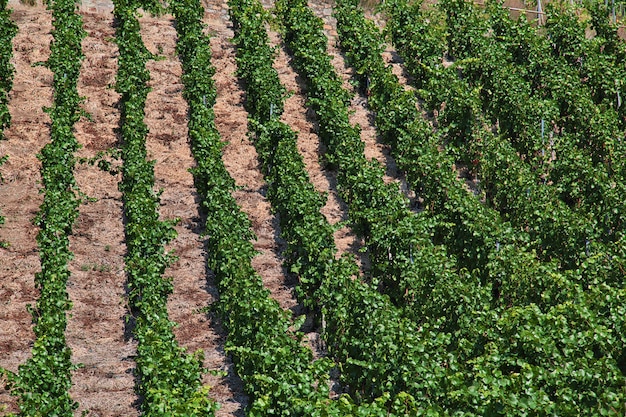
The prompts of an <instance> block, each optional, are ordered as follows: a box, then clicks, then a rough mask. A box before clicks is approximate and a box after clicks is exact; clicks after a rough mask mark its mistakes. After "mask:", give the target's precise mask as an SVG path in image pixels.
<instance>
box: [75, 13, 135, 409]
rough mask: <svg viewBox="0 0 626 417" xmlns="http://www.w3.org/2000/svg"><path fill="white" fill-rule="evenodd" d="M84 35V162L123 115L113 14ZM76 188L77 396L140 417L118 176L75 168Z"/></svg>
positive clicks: (90, 21)
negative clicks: (83, 197) (79, 197)
mask: <svg viewBox="0 0 626 417" xmlns="http://www.w3.org/2000/svg"><path fill="white" fill-rule="evenodd" d="M82 15H83V24H84V28H85V30H86V32H87V37H86V38H85V39H83V43H82V49H83V54H84V55H85V58H84V59H83V62H82V67H81V74H80V77H79V80H78V92H79V94H80V95H81V96H83V97H85V101H84V103H83V105H82V107H83V109H84V110H85V111H86V112H87V113H89V115H90V117H91V119H92V120H88V119H85V118H83V119H82V120H80V121H79V122H78V123H77V124H76V126H75V134H76V138H77V140H78V141H79V143H80V144H81V145H82V149H81V150H80V151H79V152H78V156H79V157H83V158H93V157H94V156H95V155H96V154H97V153H98V152H101V151H105V150H107V149H111V148H115V147H117V139H118V138H117V135H116V131H115V130H116V128H117V126H118V124H119V117H120V112H119V110H118V109H117V108H116V104H117V102H118V100H119V94H117V93H116V92H115V91H114V89H113V86H114V84H115V73H116V71H117V54H118V52H117V47H116V46H115V44H114V43H113V42H111V39H112V38H113V37H114V36H115V29H114V27H113V15H112V14H111V12H110V11H109V12H102V13H98V14H96V13H87V12H84V13H83V14H82ZM74 175H75V177H76V181H77V183H78V186H79V188H80V190H81V192H83V193H84V194H85V195H86V196H87V197H88V198H90V199H93V200H94V201H87V200H85V201H84V202H83V204H81V205H80V207H79V216H78V219H77V220H76V223H75V225H74V230H73V234H72V236H71V237H70V249H71V250H72V252H73V253H74V255H75V257H74V259H73V260H72V262H71V263H70V271H71V273H72V275H71V277H70V279H69V281H68V293H69V296H70V299H71V300H72V302H73V306H72V311H71V312H70V314H71V318H70V320H69V322H68V326H67V331H66V336H67V343H68V345H69V347H70V348H71V349H72V361H73V362H74V363H76V364H80V365H81V367H80V368H79V369H77V370H76V371H74V373H73V374H72V382H73V386H72V389H71V391H70V393H71V395H72V397H73V398H74V399H75V400H76V401H77V402H78V403H79V409H78V411H79V412H82V411H88V412H89V415H90V416H94V417H104V416H106V417H113V416H122V415H124V416H131V417H132V416H137V415H139V411H138V409H137V407H136V402H137V396H136V394H135V392H134V382H135V381H134V377H133V374H132V370H133V369H134V368H135V364H134V361H133V357H134V355H135V354H136V342H135V341H134V340H132V339H131V338H129V337H127V335H126V334H125V330H126V326H125V316H126V314H127V312H128V310H127V308H126V301H125V290H124V286H125V283H126V275H125V273H124V254H125V252H126V246H125V244H124V226H123V222H122V217H123V216H122V213H123V211H122V200H121V193H120V192H119V191H118V188H117V186H118V182H119V180H120V177H119V175H116V176H113V175H111V174H109V173H107V172H104V171H101V170H100V169H98V167H97V166H93V165H89V164H86V163H82V164H78V165H77V167H76V170H75V172H74Z"/></svg>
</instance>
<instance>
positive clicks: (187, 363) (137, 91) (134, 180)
mask: <svg viewBox="0 0 626 417" xmlns="http://www.w3.org/2000/svg"><path fill="white" fill-rule="evenodd" d="M140 6H141V7H143V8H144V9H147V10H154V8H155V6H156V4H148V3H147V2H146V3H145V4H140V3H138V2H135V1H132V0H131V1H127V0H119V1H118V0H116V1H115V2H114V16H115V19H116V20H117V27H116V43H117V46H118V48H119V58H118V62H119V67H118V73H117V82H116V84H115V88H116V91H117V92H118V93H120V94H121V101H120V105H121V114H122V115H121V129H120V132H121V140H122V147H121V156H122V160H123V165H122V169H121V171H122V181H121V182H120V184H119V188H120V191H121V192H122V198H123V203H124V214H125V217H126V224H125V234H126V247H127V254H126V256H125V265H126V274H127V277H128V284H127V286H128V297H129V305H130V310H131V311H130V314H131V315H132V317H131V318H129V320H132V321H133V323H130V325H131V326H132V330H133V334H134V337H135V338H136V340H137V342H138V344H137V356H136V358H135V359H136V363H137V368H136V377H137V386H136V391H137V394H138V395H139V397H140V399H141V402H140V408H141V411H142V413H143V415H145V416H166V415H167V416H210V415H213V410H214V409H215V403H214V402H213V401H211V400H209V399H208V396H207V391H208V387H203V386H202V384H201V379H202V375H203V373H204V370H203V368H202V358H203V353H202V352H201V351H198V352H196V353H195V354H193V355H192V354H188V353H186V352H185V350H184V349H183V348H181V347H180V346H179V345H178V343H177V341H176V339H175V337H174V334H173V331H172V328H173V327H174V325H175V323H173V322H172V321H170V320H169V319H168V314H167V298H168V296H169V294H171V293H172V291H173V285H172V282H171V279H170V278H166V277H163V273H164V271H165V269H166V268H167V267H168V266H169V265H170V264H171V262H172V261H173V256H172V255H171V254H169V253H166V251H165V248H164V246H165V244H167V243H168V242H170V241H171V240H172V239H173V238H174V237H175V235H176V232H175V230H174V228H173V224H174V221H169V220H168V221H161V220H159V198H158V194H157V193H156V192H155V190H154V162H153V161H148V160H147V159H146V157H147V152H146V135H147V132H148V128H147V126H146V124H145V123H144V106H145V101H146V97H147V94H148V91H149V88H148V86H147V85H146V84H147V82H148V80H149V78H150V73H149V72H148V70H147V69H146V67H145V64H146V61H147V60H148V59H150V58H152V55H151V54H150V52H149V51H148V50H147V49H146V47H145V45H144V44H143V41H142V39H141V35H140V32H139V21H138V20H137V8H138V7H140Z"/></svg>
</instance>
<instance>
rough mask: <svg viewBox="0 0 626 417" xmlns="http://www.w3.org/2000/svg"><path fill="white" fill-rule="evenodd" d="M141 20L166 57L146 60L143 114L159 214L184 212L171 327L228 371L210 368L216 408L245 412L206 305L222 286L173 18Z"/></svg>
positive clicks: (150, 44) (149, 40)
mask: <svg viewBox="0 0 626 417" xmlns="http://www.w3.org/2000/svg"><path fill="white" fill-rule="evenodd" d="M140 23H141V32H142V37H143V39H144V43H145V44H146V47H147V48H148V50H150V51H151V52H152V53H155V54H159V55H161V56H162V59H161V60H157V61H151V62H149V63H148V65H147V67H148V69H149V70H150V74H151V75H150V76H151V80H150V83H149V85H150V86H151V88H152V91H151V92H150V93H149V94H148V98H147V101H146V118H145V121H146V124H147V125H148V127H149V129H150V133H149V134H148V137H147V148H148V157H149V158H150V159H155V160H156V164H155V177H156V186H157V187H158V188H159V189H161V190H162V191H163V193H162V195H161V217H162V218H163V219H174V218H177V219H180V222H179V223H178V225H177V226H176V231H177V233H178V236H177V238H176V239H175V240H174V241H173V242H172V243H171V244H170V249H171V250H172V251H173V252H174V254H176V256H177V257H178V260H177V262H175V263H174V264H173V265H172V266H171V267H170V268H168V269H167V270H166V272H165V273H166V275H167V276H171V277H172V278H173V280H174V281H173V282H174V293H173V294H172V295H171V296H170V298H169V300H168V314H169V317H170V319H171V320H173V321H175V322H176V323H178V327H176V328H175V330H174V332H175V335H176V338H177V340H178V341H179V343H180V344H181V346H184V347H186V348H187V349H188V350H189V352H194V351H196V350H198V349H200V350H202V351H203V352H204V353H205V361H204V366H205V368H206V369H208V370H211V371H224V372H226V374H227V376H226V377H220V376H216V375H212V374H207V375H205V378H204V381H203V382H204V383H205V384H208V385H209V386H211V387H212V388H211V391H210V394H209V395H210V396H211V397H212V398H214V399H215V400H216V401H218V402H219V403H220V404H221V409H220V411H219V412H218V413H219V415H223V416H226V415H240V414H241V412H242V411H243V406H244V405H245V403H244V402H243V401H242V396H243V387H242V385H241V382H240V381H239V380H238V378H236V377H235V376H234V374H233V372H232V370H231V368H232V363H231V361H230V359H229V358H228V357H227V356H226V355H225V354H224V350H223V343H224V337H225V334H224V332H223V331H222V330H221V328H220V327H219V323H217V321H215V320H213V319H212V318H210V317H209V316H207V314H206V312H203V309H204V308H206V307H207V306H208V305H209V304H210V303H212V302H214V301H215V296H216V293H217V291H216V289H215V287H214V285H213V283H212V282H211V281H210V278H211V277H210V276H208V274H207V271H206V259H205V254H204V246H203V240H202V238H201V235H200V233H201V231H202V230H201V226H200V224H201V219H200V213H199V210H198V196H197V194H196V191H195V188H194V185H193V177H192V175H191V173H190V172H189V171H188V170H189V169H190V168H192V167H193V166H194V165H195V163H194V160H193V157H192V155H191V150H190V147H189V142H188V141H189V139H188V135H187V111H188V107H187V103H186V102H185V100H184V99H183V97H182V91H183V85H182V83H181V80H180V77H181V75H182V67H181V65H180V62H179V60H178V57H177V55H176V50H175V47H176V31H175V27H174V20H173V18H172V17H171V16H169V15H167V16H164V17H161V18H152V17H147V16H146V17H143V18H141V19H140Z"/></svg>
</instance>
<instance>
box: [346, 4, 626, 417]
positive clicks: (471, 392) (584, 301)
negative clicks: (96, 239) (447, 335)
mask: <svg viewBox="0 0 626 417" xmlns="http://www.w3.org/2000/svg"><path fill="white" fill-rule="evenodd" d="M356 6H357V5H356V4H355V2H352V1H349V0H346V1H342V2H339V6H338V8H337V10H336V12H335V16H336V17H337V19H338V32H339V36H340V39H341V44H342V47H343V48H344V50H345V52H346V55H347V57H348V59H349V61H350V62H351V63H352V64H354V65H357V74H359V75H360V76H361V77H363V79H367V78H368V77H369V80H370V88H371V90H370V94H371V99H370V104H371V105H372V106H375V107H376V109H377V116H378V115H379V114H380V112H383V111H384V108H385V107H388V108H393V109H394V111H395V113H398V112H400V113H403V112H407V111H413V110H411V109H414V108H415V105H414V104H415V103H414V102H412V100H406V98H405V100H404V103H405V104H407V105H404V106H401V104H402V103H403V101H401V100H400V97H401V96H402V95H403V93H404V92H403V90H402V89H401V86H400V85H399V83H398V81H397V79H396V78H395V77H394V76H393V75H392V74H391V70H390V69H389V68H388V67H386V66H385V64H384V62H383V60H382V57H381V55H380V51H381V50H380V47H379V45H381V42H382V41H381V38H380V34H379V33H378V31H377V29H376V28H375V26H374V25H373V24H372V22H371V21H366V20H365V19H364V18H363V15H362V13H361V12H359V11H357V7H356ZM405 30H407V31H408V32H411V29H406V28H405ZM417 33H419V31H417ZM409 94H410V93H409ZM388 114H389V113H388ZM377 119H379V117H377ZM409 120H410V123H409V124H404V125H402V124H400V125H398V130H397V131H396V132H397V134H404V135H409V136H410V135H411V134H412V133H413V134H416V135H417V136H418V137H420V135H423V134H422V133H420V131H421V129H416V127H415V125H418V126H420V125H422V126H423V123H422V122H417V123H414V122H413V121H411V119H409ZM382 123H383V124H382V125H383V126H387V123H386V122H385V119H383V120H382ZM389 125H393V123H389ZM420 143H421V141H420V140H415V142H414V144H413V146H415V147H419V146H420ZM468 198H473V197H470V196H468ZM529 278H531V281H530V282H528V283H523V282H511V284H518V285H531V286H532V285H533V284H534V280H535V279H536V278H537V277H533V276H530V277H529ZM556 278H557V276H555V275H551V276H548V277H546V280H554V279H556ZM470 285H471V283H470ZM534 289H536V287H535V288H534ZM506 290H507V289H504V288H502V287H501V288H500V291H501V293H502V294H503V296H505V295H506V293H505V291H506ZM509 290H510V289H509ZM555 290H556V291H553V292H552V293H550V292H546V291H544V292H542V293H541V292H540V293H539V294H538V296H539V297H541V298H542V299H539V300H538V304H537V303H534V302H529V301H532V300H526V301H525V302H520V303H519V305H515V304H513V305H504V306H500V307H498V306H495V307H491V308H488V309H486V310H485V311H472V310H471V309H466V310H465V311H464V312H463V313H464V316H465V317H463V316H462V317H460V318H461V320H459V327H458V329H456V330H455V331H454V332H453V333H452V334H451V336H452V337H453V339H456V341H457V342H458V344H456V345H455V346H454V347H455V350H453V351H451V352H449V354H450V355H453V356H457V355H458V357H460V358H464V360H463V362H464V363H465V364H466V365H468V366H467V367H466V368H464V369H462V370H461V372H458V373H457V374H455V378H454V379H451V382H457V383H459V382H458V381H457V378H458V379H460V380H465V381H464V382H462V383H459V385H460V386H463V388H460V389H456V390H455V389H450V387H448V389H447V391H446V392H441V393H438V394H439V395H440V396H441V397H440V404H443V405H444V407H446V408H447V409H448V410H450V411H451V412H452V411H453V410H459V411H463V412H465V413H466V414H468V415H485V414H493V413H497V414H510V415H520V414H521V415H525V414H532V415H534V414H537V413H539V414H546V415H548V414H557V415H561V414H568V413H582V414H584V413H587V412H589V410H592V409H594V410H598V413H600V414H604V415H610V414H620V413H623V412H624V410H623V403H624V401H623V398H622V397H621V396H622V394H621V388H620V387H623V385H624V375H623V371H624V368H623V366H624V362H623V361H624V343H623V340H624V339H623V336H622V335H623V334H624V322H623V319H622V318H620V314H621V313H620V311H621V310H622V307H621V306H620V304H621V302H620V300H623V297H624V294H623V291H622V290H620V289H618V288H613V287H609V286H606V285H603V284H600V285H598V286H595V285H594V286H590V288H588V290H587V291H586V292H583V291H581V288H579V287H577V286H572V285H571V284H568V285H567V286H564V288H563V290H565V291H563V290H561V291H559V289H558V286H557V288H555ZM457 291H461V293H460V294H459V295H458V297H459V298H461V299H462V297H464V296H465V295H468V296H469V297H471V295H469V294H471V292H469V291H471V288H462V287H459V288H457ZM538 305H543V310H544V311H542V310H540V309H539V308H538ZM600 335H601V336H600ZM600 345H602V346H600ZM464 372H465V373H466V374H465V375H463V373H464ZM594 373H595V375H596V376H595V377H594ZM599 375H603V377H602V380H600V378H599ZM605 377H606V381H607V382H606V385H604V378H605Z"/></svg>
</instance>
